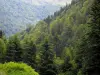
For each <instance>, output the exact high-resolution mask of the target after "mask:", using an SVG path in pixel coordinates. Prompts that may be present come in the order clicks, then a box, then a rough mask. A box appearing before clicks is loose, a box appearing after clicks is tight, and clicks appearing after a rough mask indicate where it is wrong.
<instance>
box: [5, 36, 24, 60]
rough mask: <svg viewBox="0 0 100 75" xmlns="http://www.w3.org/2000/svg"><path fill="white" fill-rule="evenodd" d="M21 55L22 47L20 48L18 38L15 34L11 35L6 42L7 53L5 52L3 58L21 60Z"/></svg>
mask: <svg viewBox="0 0 100 75" xmlns="http://www.w3.org/2000/svg"><path fill="white" fill-rule="evenodd" d="M21 55H22V48H21V45H20V40H19V39H18V36H17V35H15V36H13V37H10V38H9V41H8V44H7V53H6V58H5V59H6V61H7V62H9V61H15V62H19V61H21V60H22V59H21V58H22V57H21Z"/></svg>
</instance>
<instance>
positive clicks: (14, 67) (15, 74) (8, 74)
mask: <svg viewBox="0 0 100 75" xmlns="http://www.w3.org/2000/svg"><path fill="white" fill-rule="evenodd" d="M0 75H39V74H38V73H37V72H35V71H34V69H32V68H31V67H30V66H27V65H26V64H24V63H14V62H10V63H5V64H0Z"/></svg>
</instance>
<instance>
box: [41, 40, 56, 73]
mask: <svg viewBox="0 0 100 75" xmlns="http://www.w3.org/2000/svg"><path fill="white" fill-rule="evenodd" d="M43 48H44V51H43V53H42V56H41V62H40V63H41V64H40V65H41V66H40V68H39V73H40V75H56V74H57V69H56V66H55V65H54V62H53V59H54V52H53V51H52V50H50V45H49V43H48V41H47V40H46V41H45V42H44V44H43Z"/></svg>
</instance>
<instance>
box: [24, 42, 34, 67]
mask: <svg viewBox="0 0 100 75" xmlns="http://www.w3.org/2000/svg"><path fill="white" fill-rule="evenodd" d="M24 53H25V54H24V57H23V58H24V60H23V61H24V62H25V63H27V64H28V65H30V66H31V67H33V68H36V66H35V65H36V45H35V44H34V43H33V42H32V41H31V42H26V43H25V45H24Z"/></svg>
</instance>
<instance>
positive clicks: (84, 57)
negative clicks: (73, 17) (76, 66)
mask: <svg viewBox="0 0 100 75" xmlns="http://www.w3.org/2000/svg"><path fill="white" fill-rule="evenodd" d="M89 27H90V31H89V33H88V34H86V36H85V37H84V38H83V40H82V41H81V44H80V46H79V49H78V51H77V54H78V58H77V59H78V62H81V63H82V68H83V70H84V72H85V74H86V73H87V74H88V75H100V72H99V70H100V0H94V3H93V5H92V9H91V23H90V25H89Z"/></svg>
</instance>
